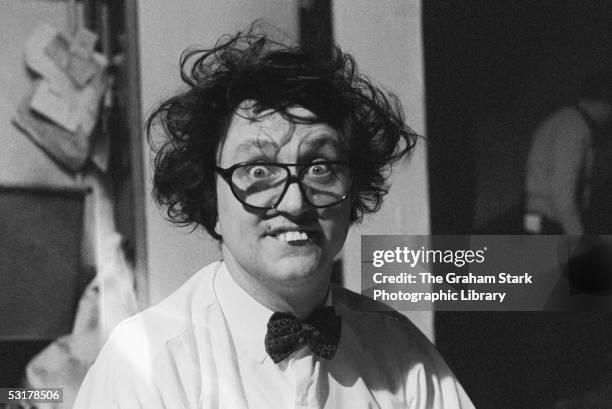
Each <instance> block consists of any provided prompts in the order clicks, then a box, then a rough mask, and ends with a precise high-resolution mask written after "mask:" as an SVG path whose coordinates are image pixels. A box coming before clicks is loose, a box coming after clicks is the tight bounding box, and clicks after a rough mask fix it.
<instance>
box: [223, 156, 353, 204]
mask: <svg viewBox="0 0 612 409" xmlns="http://www.w3.org/2000/svg"><path fill="white" fill-rule="evenodd" d="M245 165H268V166H270V165H271V166H278V167H280V168H283V169H285V170H286V171H287V174H288V175H289V176H288V177H287V179H286V181H285V187H284V188H283V191H282V192H281V194H280V195H279V196H278V201H277V202H276V203H275V204H274V205H273V206H265V207H261V206H254V205H252V204H249V203H246V202H244V201H243V200H242V199H241V198H240V196H239V195H238V193H236V191H235V189H236V187H235V186H234V184H233V183H232V175H233V174H234V171H235V170H236V169H238V168H240V167H242V166H245ZM314 165H346V166H347V167H348V169H349V170H350V171H351V184H350V186H349V188H348V190H347V191H346V193H345V194H344V195H343V196H342V198H341V199H340V200H338V201H337V202H334V203H331V204H327V205H323V206H317V205H315V204H313V203H312V202H311V201H310V199H308V195H306V192H305V191H304V185H303V178H302V174H303V173H304V169H307V168H309V167H311V166H314ZM290 167H295V168H297V174H295V175H294V174H292V173H291V170H290V169H289V168H290ZM215 170H216V171H217V173H218V174H219V175H220V176H221V178H222V179H223V180H225V182H226V183H227V184H228V185H229V187H230V190H231V191H232V194H233V195H234V197H235V198H236V199H237V200H238V201H239V202H240V203H242V204H243V205H245V206H248V207H252V208H254V209H261V210H271V209H276V208H277V207H278V205H279V204H280V203H281V202H282V201H283V198H284V197H285V194H286V193H287V190H289V186H290V185H291V184H293V183H297V184H298V187H299V189H300V193H301V194H302V197H303V198H304V201H305V202H306V203H308V205H310V206H312V207H315V208H317V209H325V208H327V207H332V206H335V205H337V204H338V203H341V202H343V201H344V200H345V199H346V198H347V197H348V196H349V194H350V193H351V191H352V190H353V183H354V179H353V176H354V172H353V168H352V167H351V165H350V164H349V163H348V162H346V161H336V160H321V161H316V162H310V163H278V162H241V163H237V164H235V165H232V166H230V167H229V168H225V169H224V168H221V167H219V166H215Z"/></svg>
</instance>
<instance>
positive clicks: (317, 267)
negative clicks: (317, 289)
mask: <svg viewBox="0 0 612 409" xmlns="http://www.w3.org/2000/svg"><path fill="white" fill-rule="evenodd" d="M271 267H272V268H271V271H275V272H276V274H274V275H275V276H276V277H282V278H283V279H285V280H290V281H301V280H308V279H312V278H314V277H316V276H318V275H319V273H322V272H323V271H324V265H323V263H321V260H320V259H319V258H318V257H308V256H306V257H299V256H294V257H283V258H282V259H280V260H278V261H277V262H275V263H274V265H273V266H271Z"/></svg>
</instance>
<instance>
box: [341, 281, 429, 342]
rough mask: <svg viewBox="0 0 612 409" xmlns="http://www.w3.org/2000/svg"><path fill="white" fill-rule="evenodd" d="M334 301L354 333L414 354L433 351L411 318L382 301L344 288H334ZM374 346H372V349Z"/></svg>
mask: <svg viewBox="0 0 612 409" xmlns="http://www.w3.org/2000/svg"><path fill="white" fill-rule="evenodd" d="M333 298H334V304H335V305H336V306H337V307H338V308H337V310H338V311H339V314H340V315H341V316H342V317H343V318H344V319H345V321H346V323H347V325H349V326H350V327H351V329H352V330H353V331H355V332H357V333H364V334H366V333H369V334H378V335H377V337H378V340H374V339H373V342H376V343H379V344H380V342H379V340H380V338H383V337H385V338H386V339H387V340H388V341H390V342H392V343H396V345H398V346H401V347H402V348H409V349H411V350H413V351H414V350H423V351H425V350H427V351H429V349H430V347H432V346H431V343H430V342H429V340H428V339H427V337H426V336H425V335H424V334H423V333H422V332H421V331H420V330H419V329H418V328H417V327H416V325H414V324H413V323H412V322H411V321H410V320H409V319H408V317H406V316H405V315H403V314H401V313H399V312H397V311H396V310H394V309H393V308H391V307H389V306H388V305H386V304H384V303H382V302H379V301H375V300H373V299H371V298H369V297H366V296H364V295H361V294H358V293H355V292H353V291H350V290H348V289H346V288H341V287H334V297H333ZM369 338H370V337H365V339H369ZM370 347H372V346H368V348H370ZM432 348H433V347H432ZM434 351H435V349H434Z"/></svg>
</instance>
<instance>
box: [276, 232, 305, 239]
mask: <svg viewBox="0 0 612 409" xmlns="http://www.w3.org/2000/svg"><path fill="white" fill-rule="evenodd" d="M277 237H278V239H279V240H280V241H304V240H308V234H306V233H304V232H303V231H287V232H284V233H280V234H279V235H278V236H277Z"/></svg>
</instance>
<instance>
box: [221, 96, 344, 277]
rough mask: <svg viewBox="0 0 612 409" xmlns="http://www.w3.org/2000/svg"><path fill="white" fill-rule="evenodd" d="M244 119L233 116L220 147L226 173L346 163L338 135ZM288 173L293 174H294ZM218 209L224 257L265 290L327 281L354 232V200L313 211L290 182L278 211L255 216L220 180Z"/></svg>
mask: <svg viewBox="0 0 612 409" xmlns="http://www.w3.org/2000/svg"><path fill="white" fill-rule="evenodd" d="M239 113H241V112H240V111H239ZM291 113H292V114H296V115H299V116H301V117H306V116H311V115H312V113H311V112H310V111H308V110H305V109H303V108H293V109H292V110H291ZM241 114H242V115H243V116H246V117H247V119H245V118H243V117H242V116H240V115H234V117H233V118H232V121H231V124H230V127H229V129H228V132H227V135H226V137H225V139H224V140H223V141H222V143H221V146H220V148H219V153H218V162H217V163H218V166H220V167H222V168H229V167H231V166H233V165H235V164H237V163H243V162H258V161H259V162H278V163H300V164H302V163H310V162H313V161H317V160H332V161H334V160H344V159H346V158H345V152H344V150H343V149H341V148H340V140H339V136H338V133H337V131H336V130H334V129H333V128H331V127H330V126H328V125H325V124H293V123H290V122H288V121H287V120H286V119H284V118H283V117H282V116H281V115H280V114H278V113H273V114H271V115H267V116H266V115H263V116H260V117H259V118H258V119H257V120H256V121H253V120H250V119H248V118H249V116H250V114H251V113H250V112H244V111H243V112H242V113H241ZM264 114H265V113H264ZM290 169H291V172H292V174H295V172H296V168H295V167H290ZM217 203H218V214H219V223H218V226H217V227H218V229H217V230H218V232H219V233H220V234H221V236H222V237H223V239H222V240H223V252H224V258H225V259H226V260H227V259H228V258H230V257H231V258H233V260H235V261H236V263H237V265H238V266H239V267H240V268H241V270H242V271H241V273H246V274H248V275H250V276H251V277H252V278H254V279H255V280H256V281H257V282H258V283H259V284H261V285H265V286H267V287H268V288H274V287H278V286H279V285H281V286H295V287H296V288H299V287H300V284H301V283H304V282H305V281H307V280H320V282H323V281H329V279H330V273H331V264H332V261H333V258H334V256H335V255H336V254H337V253H338V252H339V251H340V249H341V248H342V245H343V244H344V240H345V238H346V234H347V232H348V229H349V225H350V210H351V203H350V199H348V198H347V199H346V200H344V201H342V202H340V203H338V204H337V205H334V206H332V207H328V208H315V207H313V206H312V205H310V204H308V203H307V202H306V200H305V198H304V197H303V196H302V192H301V191H300V189H299V186H298V184H297V183H292V184H291V185H289V187H288V189H287V191H286V193H285V195H284V197H283V198H282V200H281V202H280V203H279V204H278V206H277V207H276V208H274V209H269V210H261V209H254V208H251V207H248V206H246V205H244V204H242V203H241V202H240V201H238V199H236V197H234V195H233V193H232V191H231V188H230V186H229V185H228V183H226V182H225V181H224V180H223V179H222V178H221V177H219V176H218V177H217ZM228 251H229V253H231V254H227V252H228Z"/></svg>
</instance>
